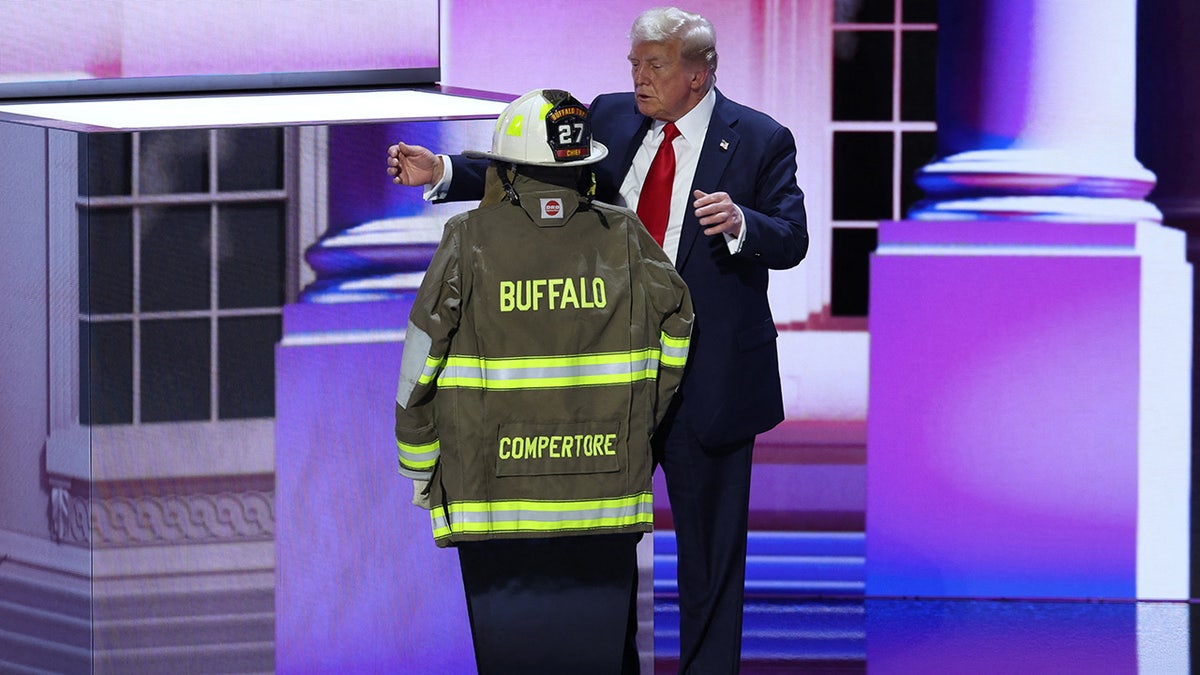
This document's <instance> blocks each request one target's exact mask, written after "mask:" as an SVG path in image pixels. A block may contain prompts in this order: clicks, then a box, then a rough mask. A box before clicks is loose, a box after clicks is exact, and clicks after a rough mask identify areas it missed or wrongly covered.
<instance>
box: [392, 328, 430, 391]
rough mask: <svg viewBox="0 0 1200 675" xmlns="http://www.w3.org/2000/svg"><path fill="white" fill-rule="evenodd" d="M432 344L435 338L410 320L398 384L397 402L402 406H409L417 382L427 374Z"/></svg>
mask: <svg viewBox="0 0 1200 675" xmlns="http://www.w3.org/2000/svg"><path fill="white" fill-rule="evenodd" d="M432 346H433V339H432V338H430V337H429V334H428V333H426V332H425V331H423V330H421V329H420V328H417V327H416V326H415V325H413V322H412V321H409V322H408V332H407V336H406V337H405V339H404V355H403V357H402V359H401V361H400V383H399V384H398V385H397V386H396V403H397V404H398V405H399V406H400V407H401V408H408V403H409V398H410V397H411V396H412V393H413V389H416V387H417V383H418V382H419V381H420V380H421V378H422V376H424V375H425V374H426V370H428V367H427V364H426V361H427V359H428V357H429V350H430V348H431V347H432ZM430 377H432V376H430Z"/></svg>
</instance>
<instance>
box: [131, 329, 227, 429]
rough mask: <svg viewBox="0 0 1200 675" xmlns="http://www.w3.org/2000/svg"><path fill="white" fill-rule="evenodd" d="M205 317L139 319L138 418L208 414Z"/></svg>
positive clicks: (197, 417) (192, 417)
mask: <svg viewBox="0 0 1200 675" xmlns="http://www.w3.org/2000/svg"><path fill="white" fill-rule="evenodd" d="M210 344H211V336H210V334H209V322H208V319H174V320H164V321H144V322H142V377H141V384H142V391H141V403H142V421H143V422H174V421H181V420H207V419H209V418H210V416H211V415H210V411H211V409H212V408H211V405H210V401H211V393H210V382H211V380H210V377H211V370H212V369H211V367H210V365H209V345H210Z"/></svg>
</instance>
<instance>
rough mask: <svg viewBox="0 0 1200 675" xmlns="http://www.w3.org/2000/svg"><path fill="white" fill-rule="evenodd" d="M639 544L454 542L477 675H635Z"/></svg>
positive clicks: (608, 539) (629, 537) (619, 539)
mask: <svg viewBox="0 0 1200 675" xmlns="http://www.w3.org/2000/svg"><path fill="white" fill-rule="evenodd" d="M640 538H641V535H640V534H605V535H581V536H568V537H555V538H546V539H495V540H491V541H480V542H463V543H460V544H458V556H459V564H460V566H461V567H462V577H463V587H464V589H465V590H466V593H467V613H468V615H469V617H470V619H471V637H472V641H473V643H474V645H475V661H476V664H477V665H478V668H479V673H480V675H491V674H493V673H494V674H496V675H509V674H511V673H521V674H526V673H528V674H535V673H545V674H547V675H550V674H555V675H558V674H564V675H574V674H576V673H595V674H596V675H617V674H619V673H634V674H635V673H637V672H638V670H637V668H638V666H637V651H636V646H634V649H633V652H632V654H630V653H629V648H628V647H629V646H631V645H629V641H628V640H627V636H631V635H632V634H633V631H632V630H630V626H629V625H628V624H629V622H630V621H631V620H633V621H635V622H636V610H635V609H634V607H636V601H637V598H636V593H637V590H636V589H637V583H636V582H637V573H638V567H637V542H638V540H639V539H640ZM635 625H636V624H635ZM630 668H632V670H630Z"/></svg>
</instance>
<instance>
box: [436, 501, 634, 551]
mask: <svg viewBox="0 0 1200 675" xmlns="http://www.w3.org/2000/svg"><path fill="white" fill-rule="evenodd" d="M430 519H431V521H432V525H433V535H434V537H435V538H438V539H441V538H445V537H449V536H451V535H453V534H497V533H511V532H555V531H568V530H582V529H606V528H615V527H626V526H630V525H637V524H652V523H653V522H654V509H653V496H652V495H651V493H649V492H642V493H639V494H636V495H633V496H629V497H617V498H613V499H601V500H578V501H534V500H506V501H497V502H454V503H452V504H450V505H449V508H448V509H447V508H446V507H442V506H436V507H434V508H433V509H432V510H431V512H430Z"/></svg>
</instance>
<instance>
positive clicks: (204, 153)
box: [138, 129, 209, 195]
mask: <svg viewBox="0 0 1200 675" xmlns="http://www.w3.org/2000/svg"><path fill="white" fill-rule="evenodd" d="M140 154H141V157H140V158H139V159H140V164H139V169H138V178H139V179H140V183H139V185H138V187H139V188H140V189H141V192H142V194H148V195H156V194H178V193H186V192H208V156H209V149H208V131H206V130H204V129H186V130H183V131H176V130H173V131H143V132H142V133H141V153H140Z"/></svg>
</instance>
